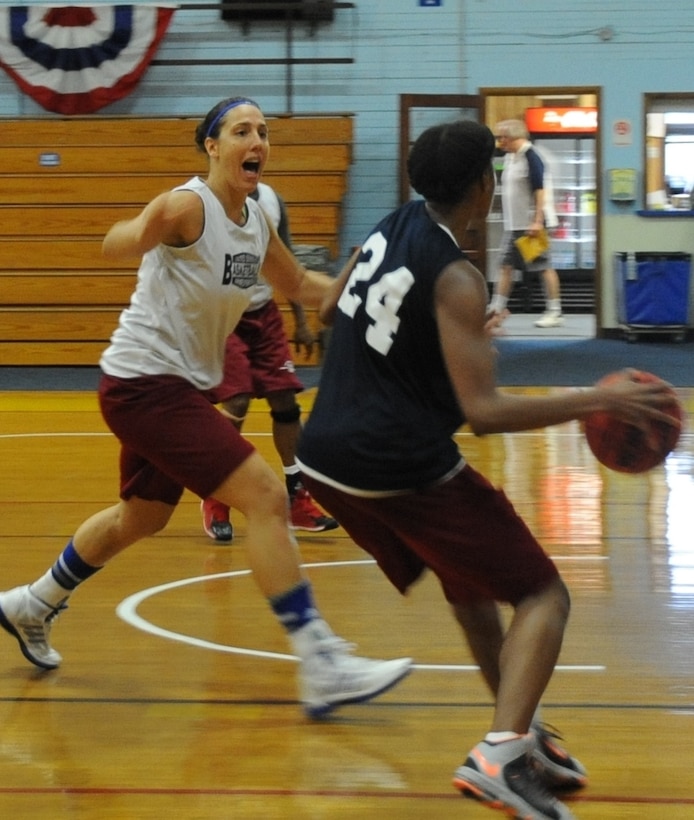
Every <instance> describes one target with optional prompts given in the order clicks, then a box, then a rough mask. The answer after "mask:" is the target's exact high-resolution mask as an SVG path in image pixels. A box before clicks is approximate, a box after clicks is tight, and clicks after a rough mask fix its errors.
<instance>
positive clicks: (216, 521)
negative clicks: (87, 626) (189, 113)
mask: <svg viewBox="0 0 694 820" xmlns="http://www.w3.org/2000/svg"><path fill="white" fill-rule="evenodd" d="M250 196H251V197H252V198H253V199H255V200H256V202H258V204H259V205H260V207H261V208H262V209H263V211H265V213H266V214H267V216H268V217H269V218H270V220H271V221H272V223H273V224H274V225H275V227H276V228H277V233H278V234H279V236H280V238H281V239H282V241H283V242H284V244H285V245H286V246H287V247H288V248H291V247H292V239H291V234H290V231H289V217H288V215H287V209H286V206H285V203H284V201H283V200H282V198H281V197H280V196H279V195H278V194H277V192H276V191H275V190H274V189H273V188H271V187H270V186H269V185H266V184H265V183H263V182H261V183H259V184H258V187H257V188H256V189H255V191H254V192H253V193H252V194H250ZM290 304H291V308H292V312H293V314H294V322H295V334H294V339H295V342H296V344H297V348H298V349H300V348H301V347H302V346H303V347H305V348H306V353H307V356H310V355H311V351H312V349H313V345H314V344H315V338H314V336H313V333H312V331H311V328H310V327H309V326H308V324H307V323H306V314H305V313H304V309H303V307H302V306H301V305H300V304H298V303H296V302H291V303H290ZM303 389H304V386H303V384H302V383H301V381H300V380H299V379H298V378H297V375H296V370H295V367H294V362H293V360H292V356H291V353H290V350H289V340H288V339H287V334H286V332H285V330H284V323H283V321H282V314H281V312H280V310H279V307H278V306H277V303H276V302H275V300H274V299H273V291H272V287H271V286H270V284H269V283H268V282H267V281H265V279H263V278H262V276H261V277H260V278H259V280H258V283H257V285H256V286H255V287H254V289H253V291H252V293H251V301H250V304H249V306H248V309H247V310H246V311H245V312H244V314H243V316H242V317H241V319H240V321H239V323H238V325H236V328H235V329H234V332H233V333H230V334H229V337H228V338H227V341H226V351H225V355H224V379H223V381H222V383H221V384H220V385H219V386H218V387H216V388H215V389H214V390H213V391H211V393H210V398H211V400H212V401H213V402H214V403H215V404H221V405H222V407H223V409H224V412H225V414H226V416H227V417H228V418H229V420H230V422H231V423H232V424H233V425H234V426H235V427H236V429H237V430H239V431H240V430H241V429H242V427H243V423H244V420H245V418H246V414H247V412H248V408H249V406H250V403H251V399H253V398H259V399H265V400H266V401H267V403H268V405H269V407H270V416H271V417H272V440H273V443H274V445H275V449H276V450H277V453H278V454H279V457H280V460H281V462H282V469H283V472H284V480H285V483H286V486H287V493H288V495H289V523H290V526H291V528H292V529H293V530H305V531H308V532H324V531H325V530H333V529H335V528H336V527H337V526H338V524H337V521H335V519H334V518H331V517H330V516H328V515H325V513H323V511H322V510H319V509H318V507H317V506H316V505H315V504H314V503H313V500H312V499H311V496H310V495H309V493H308V491H307V490H306V488H305V487H304V485H303V483H302V480H301V472H300V470H299V467H298V465H297V463H296V447H297V442H298V441H299V436H300V435H301V407H300V406H299V403H298V402H297V400H296V394H297V393H298V392H300V391H302V390H303ZM201 510H202V521H203V529H204V530H205V532H206V533H207V534H208V535H209V536H210V538H212V539H213V540H214V541H218V542H229V541H231V540H232V539H233V537H234V529H233V526H232V523H231V519H230V516H229V507H228V506H227V505H226V504H223V503H222V502H221V501H218V500H217V499H216V498H212V497H208V498H205V499H204V500H203V501H202V502H201Z"/></svg>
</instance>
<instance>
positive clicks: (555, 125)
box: [525, 108, 598, 134]
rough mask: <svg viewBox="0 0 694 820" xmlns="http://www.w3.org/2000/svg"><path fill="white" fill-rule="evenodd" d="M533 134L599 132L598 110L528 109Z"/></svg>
mask: <svg viewBox="0 0 694 820" xmlns="http://www.w3.org/2000/svg"><path fill="white" fill-rule="evenodd" d="M525 125H526V127H527V129H528V131H530V133H531V134H591V133H594V132H595V131H597V130H598V109H597V108H526V109H525Z"/></svg>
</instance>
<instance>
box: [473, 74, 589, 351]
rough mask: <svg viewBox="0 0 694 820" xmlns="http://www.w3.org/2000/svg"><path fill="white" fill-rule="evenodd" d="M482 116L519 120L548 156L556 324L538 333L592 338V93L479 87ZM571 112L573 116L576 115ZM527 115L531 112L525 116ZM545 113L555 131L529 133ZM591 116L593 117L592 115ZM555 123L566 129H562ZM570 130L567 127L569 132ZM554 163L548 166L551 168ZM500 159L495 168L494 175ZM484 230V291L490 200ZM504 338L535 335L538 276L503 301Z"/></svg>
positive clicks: (494, 242)
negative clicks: (559, 318) (559, 314)
mask: <svg viewBox="0 0 694 820" xmlns="http://www.w3.org/2000/svg"><path fill="white" fill-rule="evenodd" d="M480 95H481V96H482V98H483V118H484V122H485V123H486V124H487V125H488V126H489V127H490V128H494V125H495V124H496V123H497V122H499V121H501V120H505V119H519V120H523V121H524V122H526V124H527V125H528V126H529V131H530V132H531V140H532V141H533V143H534V144H536V145H539V147H540V148H542V149H547V153H548V154H549V156H550V157H552V165H553V169H554V171H553V176H554V189H555V206H556V209H557V211H558V214H557V216H558V218H559V227H558V228H557V230H556V232H555V235H554V237H553V242H552V256H553V264H554V266H555V268H556V269H557V272H558V273H559V278H560V282H561V292H562V311H563V313H564V318H565V321H564V325H563V326H562V327H560V328H552V329H551V331H550V332H547V330H543V331H542V337H543V338H545V337H546V336H550V335H551V336H556V335H559V336H576V337H578V338H586V337H587V338H592V337H594V336H596V335H597V317H598V316H600V315H601V309H600V308H601V288H602V274H601V266H600V259H601V255H600V210H601V207H600V202H601V191H600V188H601V178H602V174H601V164H600V158H601V150H600V129H599V121H600V88H598V87H593V86H589V87H570V88H567V87H561V88H558V87H557V88H555V87H551V88H545V87H541V88H538V87H532V88H482V89H480ZM577 109H578V111H577ZM581 109H583V110H584V112H583V113H587V112H589V111H590V112H591V115H592V116H594V121H595V127H594V129H592V131H591V130H590V129H587V128H581V127H579V126H577V125H576V124H577V123H581V122H585V121H586V120H587V117H581V116H580V114H581ZM531 110H532V111H531ZM545 111H546V112H549V116H548V118H547V119H548V120H549V121H550V122H552V123H555V124H556V127H555V130H554V131H552V130H550V128H549V126H548V127H547V129H546V133H544V132H542V127H540V126H538V127H539V128H540V132H539V133H534V128H533V125H534V123H535V122H537V121H538V115H539V114H542V113H543V112H545ZM593 111H594V114H593ZM560 121H561V123H568V128H567V129H566V130H565V131H562V130H561V128H560ZM572 124H573V127H572ZM555 163H556V164H555ZM502 164H503V162H502V160H501V157H499V163H498V164H497V167H498V169H499V170H500V167H501V165H502ZM496 199H497V198H495V205H494V206H493V207H492V213H491V214H490V219H489V220H488V223H487V230H486V239H487V247H486V264H485V270H486V276H487V281H488V282H489V286H490V291H491V290H492V289H493V284H494V281H495V280H496V278H497V277H498V269H499V258H498V257H499V248H498V244H499V240H500V234H501V231H502V221H501V213H500V203H499V202H497V201H496ZM509 308H510V310H511V317H510V320H509V321H508V322H507V323H506V325H507V333H508V334H509V335H514V336H516V335H520V336H523V335H526V336H538V335H539V333H538V331H537V330H536V329H535V328H534V327H533V319H535V318H537V314H539V313H541V312H542V310H543V309H544V293H543V292H542V283H541V281H540V278H539V277H527V276H526V277H525V279H524V278H523V277H521V276H520V274H517V281H516V284H515V285H514V288H513V291H512V293H511V299H510V301H509Z"/></svg>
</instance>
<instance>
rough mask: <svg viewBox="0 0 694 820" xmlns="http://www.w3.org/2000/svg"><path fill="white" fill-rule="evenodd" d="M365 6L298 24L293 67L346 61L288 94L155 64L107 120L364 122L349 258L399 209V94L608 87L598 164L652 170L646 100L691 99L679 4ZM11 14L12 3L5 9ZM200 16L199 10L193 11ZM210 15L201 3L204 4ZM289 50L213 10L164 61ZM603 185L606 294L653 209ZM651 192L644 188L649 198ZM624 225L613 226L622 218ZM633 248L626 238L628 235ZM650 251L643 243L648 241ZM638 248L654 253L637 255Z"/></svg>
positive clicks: (664, 223) (675, 230)
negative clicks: (222, 110)
mask: <svg viewBox="0 0 694 820" xmlns="http://www.w3.org/2000/svg"><path fill="white" fill-rule="evenodd" d="M423 1H424V0H378V2H374V0H357V1H356V4H355V5H356V7H355V8H350V9H339V10H337V11H336V13H335V19H334V22H332V23H329V24H321V25H319V26H318V27H317V29H316V30H311V28H310V27H309V26H303V25H297V26H296V27H295V30H294V33H293V42H292V53H293V56H294V57H302V56H304V57H312V58H315V57H324V58H346V59H347V60H351V61H353V62H343V63H340V64H335V65H330V64H326V65H295V66H293V67H292V83H291V94H289V93H288V83H287V70H286V67H285V66H282V65H275V64H269V63H265V64H260V65H257V64H250V63H249V64H240V65H233V66H228V65H227V66H223V65H214V64H205V65H202V64H199V65H192V66H191V65H185V66H183V65H179V66H175V65H170V64H167V65H154V66H152V67H151V68H150V70H149V71H148V73H147V74H146V75H145V77H144V79H143V81H142V82H141V84H140V86H139V87H138V89H137V90H136V91H135V93H133V94H132V95H131V96H129V97H128V98H126V99H125V100H123V101H121V102H118V103H116V104H114V105H112V106H109V107H108V109H105V110H104V111H103V113H105V114H132V115H137V116H144V117H146V116H150V115H167V116H169V115H179V114H182V115H191V116H197V115H202V114H204V113H205V112H206V111H207V110H208V108H210V107H211V106H212V105H213V104H214V103H215V102H216V101H217V100H218V99H221V98H222V97H225V96H228V95H229V94H233V93H237V92H240V93H243V94H248V95H250V96H252V97H254V98H256V99H257V100H258V101H259V102H260V103H261V105H262V106H263V108H264V110H265V111H266V113H282V112H285V111H286V110H287V109H288V108H289V107H291V110H292V111H293V112H295V113H307V112H350V113H353V114H354V156H353V159H354V162H353V165H352V167H351V170H350V179H349V189H348V193H347V195H346V198H345V201H344V220H343V229H342V236H341V246H342V250H343V255H346V254H347V252H348V250H349V248H350V247H352V246H353V245H354V244H357V243H358V242H359V241H360V240H361V238H362V237H363V235H364V233H365V231H366V230H368V229H369V228H370V227H371V225H372V224H373V223H374V222H375V221H376V220H377V219H379V218H380V217H381V216H382V215H383V214H384V213H385V212H386V211H388V210H389V209H390V208H392V207H393V206H394V205H395V204H396V203H397V139H398V134H397V128H398V116H397V115H398V97H399V94H401V93H476V92H477V91H478V90H479V89H480V88H487V89H489V88H503V89H508V88H513V87H538V88H542V87H556V86H560V85H567V86H576V85H597V86H600V87H601V88H602V89H603V93H602V110H601V126H602V135H601V147H600V150H601V152H602V157H601V160H602V161H601V164H602V168H603V172H606V171H607V170H609V169H611V168H624V167H631V168H636V169H637V171H638V174H639V186H640V182H641V179H640V178H641V170H642V166H643V139H642V130H643V128H642V120H643V111H642V94H643V92H645V91H650V92H660V91H668V92H677V91H692V90H694V70H693V69H694V58H693V57H692V48H691V38H692V32H693V31H694V4H689V3H682V2H681V0H661V2H660V3H658V4H653V3H650V2H646V0H613V2H611V3H609V4H606V3H604V2H602V0H582V2H581V3H576V2H575V0H571V2H569V0H553V1H552V2H550V0H524V2H523V3H518V2H517V0H495V2H490V1H489V0H440V2H441V5H440V6H420V5H419V2H423ZM0 5H9V3H7V2H2V0H0ZM189 5H196V4H189ZM201 5H202V4H201ZM286 53H287V38H286V32H285V30H284V28H283V27H282V26H279V25H276V24H263V25H262V26H261V25H258V26H253V27H251V29H250V30H249V32H248V33H246V34H244V33H243V32H242V30H241V28H240V26H238V25H237V24H235V23H228V22H223V21H221V19H220V14H219V12H218V10H217V9H216V8H214V9H203V8H202V7H200V8H193V9H184V8H180V9H179V10H178V11H177V12H176V14H175V16H174V21H173V23H172V26H171V29H170V31H169V33H168V35H167V37H166V38H165V41H164V43H163V46H162V47H161V49H160V51H159V53H158V54H157V59H158V60H161V61H163V62H166V61H169V62H170V61H173V60H176V59H184V60H192V61H198V60H199V61H202V60H205V61H212V63H214V61H215V60H223V59H228V58H230V57H235V58H239V59H242V60H252V59H261V60H262V59H268V60H269V59H276V58H278V57H282V56H285V55H286ZM42 113H44V112H43V111H42V109H40V108H39V107H38V106H37V105H36V104H34V103H33V102H32V101H31V100H30V99H29V98H28V97H26V96H25V95H23V94H22V93H21V92H19V90H18V89H17V87H16V86H15V84H14V82H13V81H12V80H11V79H10V78H9V77H7V76H6V75H4V73H3V74H2V75H1V76H0V116H11V117H17V116H24V115H27V116H36V115H39V114H42ZM618 119H626V120H628V121H629V122H630V123H631V124H632V127H633V141H632V142H631V144H629V145H624V146H621V145H617V144H616V143H615V141H614V140H613V138H612V125H613V123H614V122H615V121H616V120H618ZM606 189H607V186H606V185H605V184H604V180H603V202H602V203H601V205H602V214H603V216H602V219H603V224H602V229H603V230H602V233H603V237H604V241H603V245H602V258H601V263H602V268H603V291H604V292H606V293H607V294H610V293H611V292H612V289H613V288H612V283H611V281H610V260H611V258H612V254H613V253H614V251H616V250H625V249H627V248H626V247H625V246H624V242H623V241H622V235H623V233H622V230H621V226H629V232H630V235H631V237H633V240H632V244H633V241H638V240H639V237H640V236H641V235H642V234H643V235H644V236H650V235H652V234H653V232H654V231H653V230H651V229H650V227H649V230H647V231H645V232H642V231H640V230H639V226H641V225H642V224H643V223H644V221H645V220H644V218H643V217H639V216H637V215H636V213H635V212H636V209H637V208H639V207H641V205H642V203H641V202H640V201H637V202H636V203H634V205H615V204H613V203H610V202H608V201H607V200H606V199H605V192H606ZM639 190H640V187H639ZM613 219H614V220H616V221H615V223H614V226H611V222H612V220H613ZM658 222H659V224H658V226H657V235H658V237H659V238H660V240H661V243H662V245H663V246H664V247H667V248H669V249H670V250H694V224H692V230H691V232H690V233H691V236H692V239H691V247H684V246H683V245H684V243H685V242H686V241H687V240H688V239H689V234H688V233H687V232H686V231H682V228H681V224H678V225H674V224H672V222H671V221H669V220H667V219H661V220H659V221H658ZM625 241H626V237H625ZM644 241H645V240H644ZM629 249H631V250H641V249H643V250H649V249H650V248H648V247H643V248H641V247H631V248H629ZM603 301H604V304H605V306H606V307H605V312H606V315H603V316H602V317H599V321H600V324H601V325H602V326H605V327H610V326H614V324H615V317H614V316H613V315H611V313H607V311H610V307H609V306H610V299H609V298H607V299H604V300H603Z"/></svg>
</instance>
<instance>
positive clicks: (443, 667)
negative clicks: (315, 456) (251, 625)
mask: <svg viewBox="0 0 694 820" xmlns="http://www.w3.org/2000/svg"><path fill="white" fill-rule="evenodd" d="M375 563H376V562H375V561H373V560H372V559H370V558H369V559H364V560H359V561H327V562H321V563H315V564H304V565H303V566H304V567H305V568H307V569H322V568H326V567H328V568H334V567H349V566H363V565H367V564H375ZM250 574H251V570H249V569H241V570H235V571H233V572H219V573H216V574H214V575H198V576H196V577H193V578H183V579H181V580H180V581H171V582H169V583H167V584H159V585H158V586H155V587H150V588H149V589H143V590H141V591H140V592H136V593H134V594H133V595H130V596H128V597H127V598H125V600H123V601H121V603H120V604H118V606H117V607H116V614H117V615H118V617H119V618H121V619H122V620H124V621H125V622H126V623H128V624H130V625H131V626H134V627H135V628H136V629H140V630H142V631H143V632H148V633H149V634H150V635H156V636H157V637H160V638H166V639H168V640H172V641H178V642H179V643H185V644H188V645H189V646H197V647H198V648H200V649H211V650H214V651H217V652H227V653H230V654H233V655H249V656H251V657H256V658H273V659H274V660H282V661H293V662H295V663H296V662H297V661H298V658H297V657H295V656H294V655H287V654H284V653H281V652H268V651H265V650H261V649H246V648H244V647H241V646H228V645H226V644H220V643H215V642H213V641H206V640H203V639H202V638H196V637H193V636H192V635H185V634H183V633H181V632H173V631H172V630H170V629H163V628H162V627H160V626H156V624H153V623H151V622H150V621H147V620H145V618H143V617H142V616H141V615H138V613H137V608H138V606H139V605H140V604H141V603H142V602H143V601H146V600H147V599H148V598H152V597H154V596H155V595H158V594H159V593H161V592H168V591H169V590H172V589H177V588H178V587H183V586H188V585H190V584H197V583H202V582H205V581H211V580H215V579H218V578H240V577H243V576H245V575H250ZM413 668H414V669H425V670H429V671H437V672H477V671H478V670H479V667H477V666H475V665H474V664H428V663H415V664H413ZM555 669H556V671H562V672H604V671H605V669H606V667H605V666H602V665H600V664H570V665H558V666H556V667H555Z"/></svg>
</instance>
